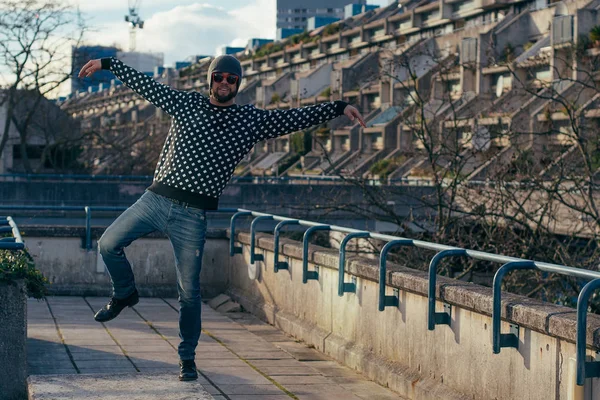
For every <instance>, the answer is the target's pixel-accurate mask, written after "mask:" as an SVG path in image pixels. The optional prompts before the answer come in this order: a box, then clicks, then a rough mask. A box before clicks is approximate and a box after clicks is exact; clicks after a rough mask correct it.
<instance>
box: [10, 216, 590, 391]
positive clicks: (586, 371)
mask: <svg viewBox="0 0 600 400" xmlns="http://www.w3.org/2000/svg"><path fill="white" fill-rule="evenodd" d="M7 209H12V210H48V211H84V212H85V214H86V224H85V227H86V237H85V243H86V245H85V247H86V249H88V250H91V248H92V240H91V219H92V211H123V210H125V209H126V207H89V206H0V210H7ZM209 212H218V213H232V214H233V215H232V217H231V221H230V243H229V249H230V251H229V253H230V256H234V255H235V254H241V253H242V247H241V246H236V244H235V232H236V223H237V221H238V220H239V219H240V218H243V217H252V222H251V225H250V239H251V243H250V263H251V264H254V263H255V262H256V261H265V260H264V257H263V255H262V254H257V253H256V241H257V240H256V231H257V227H258V225H259V222H261V221H278V224H277V225H276V227H275V229H274V231H273V235H274V249H273V252H274V260H273V261H274V272H275V273H277V272H279V270H282V269H288V268H289V262H288V261H280V260H279V243H280V235H281V230H282V228H283V227H284V226H286V225H299V226H303V227H307V228H308V229H306V231H305V232H304V236H303V239H302V247H303V252H302V254H303V256H302V283H303V284H307V283H308V281H309V280H318V279H319V271H318V267H315V270H313V271H309V270H308V260H309V251H308V248H309V239H310V237H311V235H312V234H313V233H314V232H316V231H320V230H321V231H333V232H341V233H346V234H347V235H346V236H345V237H344V239H343V240H342V242H341V245H340V249H339V264H338V268H339V274H338V296H344V293H354V292H355V291H356V277H352V278H351V279H352V281H351V282H346V281H345V275H346V272H345V268H346V246H347V244H348V242H349V241H350V240H351V239H354V238H372V239H377V240H381V241H384V242H387V243H386V244H385V245H384V247H383V248H382V250H381V252H380V256H379V302H378V310H379V311H385V308H386V307H397V306H398V305H399V289H394V293H393V295H386V280H387V275H388V271H387V269H386V266H387V256H388V254H389V252H390V250H391V249H392V248H393V247H401V246H404V247H416V248H421V249H425V250H432V251H435V252H436V254H435V255H434V256H433V257H432V259H431V261H430V264H429V287H428V315H427V325H428V326H427V328H428V330H434V329H435V326H436V325H451V323H452V306H451V305H450V304H443V306H444V311H443V312H438V311H436V282H437V267H438V265H439V263H440V262H441V261H442V260H443V259H445V258H449V257H466V258H471V259H474V260H479V261H489V262H494V263H502V264H503V265H502V266H501V267H500V269H498V271H497V272H496V274H495V276H494V282H493V311H492V341H493V352H494V354H498V353H500V350H501V348H502V347H515V348H517V347H518V345H519V338H518V326H516V325H511V332H510V333H504V334H503V333H501V329H500V326H501V306H502V303H501V294H502V293H501V290H500V288H501V283H502V279H503V277H504V276H505V275H506V274H507V273H508V272H510V271H514V270H538V271H543V272H550V273H557V274H561V275H568V276H571V277H575V278H580V279H586V280H591V281H590V282H588V283H587V284H586V285H585V286H584V287H583V289H582V290H581V292H580V294H579V297H578V302H577V333H576V353H577V354H576V362H577V380H576V381H577V385H580V386H581V385H583V384H584V382H585V379H586V378H591V377H600V362H599V361H591V362H590V361H586V355H585V352H586V335H587V308H588V303H589V299H590V297H591V296H592V294H593V293H594V292H595V290H597V289H599V288H600V272H598V271H590V270H586V269H579V268H573V267H568V266H564V265H558V264H551V263H545V262H539V261H532V260H524V259H520V258H515V257H508V256H503V255H498V254H492V253H485V252H481V251H475V250H469V249H462V248H456V247H452V246H446V245H442V244H436V243H430V242H426V241H421V240H413V239H410V238H403V237H398V236H392V235H385V234H380V233H374V232H368V231H361V230H357V229H352V228H347V227H343V226H336V225H330V224H323V223H318V222H313V221H305V220H300V219H295V218H289V217H283V216H278V215H273V214H267V213H261V212H256V211H250V210H245V209H233V208H224V209H219V210H214V211H209ZM2 225H4V226H2ZM0 229H4V232H8V231H9V230H10V231H11V232H12V233H13V238H5V239H7V240H0V249H2V248H23V247H24V245H23V241H22V238H21V235H20V233H19V230H18V228H17V225H16V224H15V223H14V221H13V220H12V218H10V217H6V221H2V220H0ZM8 239H10V240H8Z"/></svg>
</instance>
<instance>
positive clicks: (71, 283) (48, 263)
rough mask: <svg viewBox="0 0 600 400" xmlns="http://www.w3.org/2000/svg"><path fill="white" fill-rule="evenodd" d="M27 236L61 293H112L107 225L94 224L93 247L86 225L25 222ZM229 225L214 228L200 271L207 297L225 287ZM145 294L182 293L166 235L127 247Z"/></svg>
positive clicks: (38, 261) (41, 267)
mask: <svg viewBox="0 0 600 400" xmlns="http://www.w3.org/2000/svg"><path fill="white" fill-rule="evenodd" d="M21 230H22V234H23V240H24V241H25V244H26V245H27V248H28V250H29V252H30V254H31V255H32V256H33V259H34V261H35V265H36V268H37V269H39V270H40V271H41V272H42V273H43V274H44V276H46V277H47V278H48V280H49V281H50V285H49V286H48V289H49V291H50V293H52V294H57V295H80V296H81V295H89V296H108V295H110V294H111V284H110V276H109V275H108V272H107V271H106V269H105V266H104V263H103V261H102V257H101V256H100V255H99V254H98V249H97V240H96V239H98V238H99V237H100V235H101V234H102V232H103V229H94V230H93V232H92V236H93V238H94V241H93V249H92V250H86V249H85V248H83V246H82V243H83V237H84V235H85V232H84V229H82V228H23V229H21ZM223 238H224V232H223V231H213V230H209V231H208V232H207V241H206V245H205V247H204V257H203V264H202V273H201V276H200V282H201V290H202V296H203V297H209V298H210V297H213V296H215V295H217V294H219V293H222V292H223V290H225V287H226V285H227V271H228V268H229V258H228V257H223V256H222V255H224V254H229V248H228V247H227V244H228V243H227V242H226V241H225V240H223ZM125 254H127V258H128V259H129V261H130V263H131V264H132V268H133V273H134V275H135V279H136V285H137V288H138V291H139V292H140V295H142V296H167V297H177V288H176V272H175V262H174V258H173V249H172V247H171V244H170V243H169V241H168V240H167V239H166V238H164V237H162V236H161V235H150V236H149V237H146V238H142V239H138V240H136V241H135V242H133V243H132V244H131V245H130V246H129V247H127V248H126V249H125Z"/></svg>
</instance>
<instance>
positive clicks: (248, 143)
mask: <svg viewBox="0 0 600 400" xmlns="http://www.w3.org/2000/svg"><path fill="white" fill-rule="evenodd" d="M102 68H103V69H110V71H111V72H112V73H113V74H114V75H115V76H116V77H117V78H118V79H119V80H121V81H122V82H123V83H124V84H125V85H126V86H128V87H129V88H130V89H132V90H133V91H135V92H136V93H138V94H139V95H140V96H142V97H143V98H145V99H146V100H148V101H149V102H151V103H152V104H154V105H155V106H157V107H160V108H161V109H162V110H163V111H165V112H166V113H167V114H169V115H170V116H171V117H172V118H173V120H172V124H171V128H170V129H169V133H168V135H167V139H166V140H165V143H164V145H163V149H162V151H161V154H160V159H159V160H158V164H157V166H156V170H155V171H154V180H153V182H152V185H151V186H150V187H149V188H148V189H149V190H151V191H153V192H155V193H157V194H160V195H163V196H166V197H169V198H173V199H177V200H181V201H184V202H187V203H190V204H191V205H193V206H195V207H198V208H203V209H206V210H215V209H217V208H218V203H219V197H220V196H221V194H222V193H223V190H224V189H225V186H226V185H227V182H229V180H230V179H231V177H232V176H233V171H234V169H235V167H236V165H237V164H238V163H239V162H240V161H241V160H242V159H243V158H244V156H245V155H246V154H248V153H249V152H250V150H251V149H252V147H253V146H254V145H255V144H256V143H257V142H260V141H261V140H265V139H271V138H275V137H278V136H283V135H286V134H289V133H292V132H296V131H299V130H302V129H305V128H308V127H310V126H313V125H317V124H320V123H323V122H326V121H329V120H331V119H333V118H335V117H338V116H340V115H343V113H344V108H345V107H346V105H347V103H346V102H343V101H334V102H328V103H323V104H318V105H314V106H309V107H303V108H295V109H290V110H274V111H267V110H262V109H257V108H256V107H254V106H253V105H250V104H248V105H244V106H239V105H237V104H234V105H231V106H227V107H220V106H216V105H213V104H211V103H210V101H209V99H208V98H207V97H206V96H204V95H202V94H200V93H198V92H182V91H178V90H175V89H172V88H171V87H169V86H167V85H163V84H161V83H159V82H157V81H155V80H154V79H152V78H151V77H148V76H147V75H145V74H143V73H141V72H139V71H136V70H135V69H133V68H131V67H129V66H127V65H125V64H123V63H122V62H121V61H119V60H117V59H116V58H103V59H102Z"/></svg>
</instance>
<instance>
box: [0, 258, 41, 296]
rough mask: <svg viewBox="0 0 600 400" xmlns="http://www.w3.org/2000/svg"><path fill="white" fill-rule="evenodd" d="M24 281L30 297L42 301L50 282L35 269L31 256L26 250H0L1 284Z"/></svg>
mask: <svg viewBox="0 0 600 400" xmlns="http://www.w3.org/2000/svg"><path fill="white" fill-rule="evenodd" d="M18 279H23V280H24V281H25V285H26V286H27V294H28V295H29V297H34V298H36V299H41V298H43V297H44V296H45V295H46V294H47V288H46V284H47V283H48V280H47V279H46V278H45V277H44V276H43V275H42V273H41V272H40V271H38V270H37V269H35V264H34V262H33V260H32V259H31V256H30V255H29V254H28V253H27V252H26V251H24V250H18V251H12V250H0V282H14V281H16V280H18Z"/></svg>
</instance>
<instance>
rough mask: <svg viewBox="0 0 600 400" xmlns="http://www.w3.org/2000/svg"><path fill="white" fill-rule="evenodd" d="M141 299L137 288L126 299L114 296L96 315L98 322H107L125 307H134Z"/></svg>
mask: <svg viewBox="0 0 600 400" xmlns="http://www.w3.org/2000/svg"><path fill="white" fill-rule="evenodd" d="M139 301H140V297H139V296H138V292H137V290H136V291H134V292H133V293H131V294H130V295H129V297H126V298H124V299H115V298H114V297H112V298H111V299H110V301H109V302H108V304H107V305H105V306H104V307H102V308H101V309H100V311H98V312H97V313H96V315H94V319H95V320H96V321H98V322H106V321H110V320H111V319H115V318H116V317H117V316H118V315H119V314H120V313H121V311H123V309H124V308H125V307H133V306H135V305H136V304H137V303H138V302H139Z"/></svg>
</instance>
